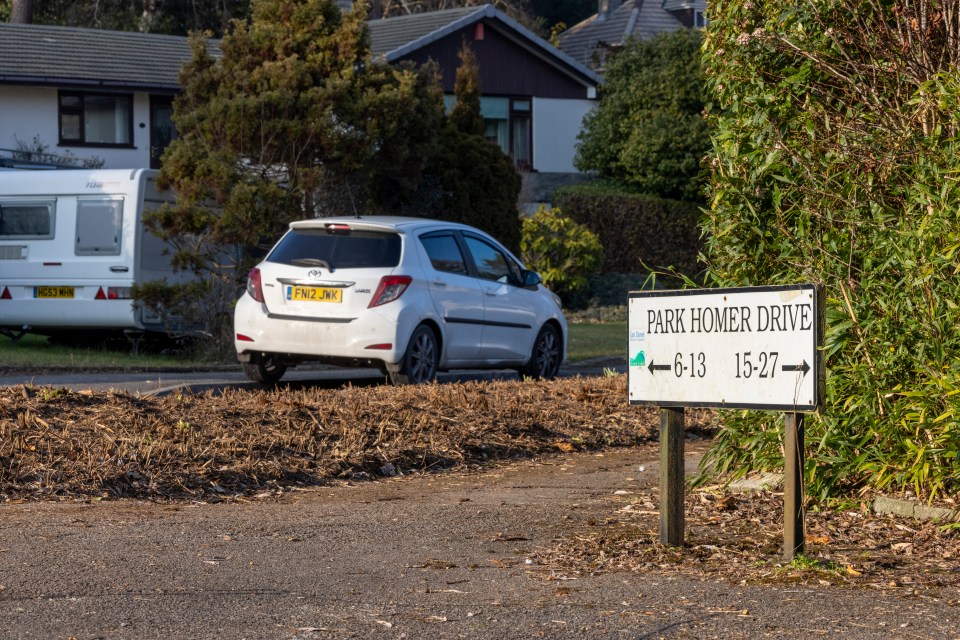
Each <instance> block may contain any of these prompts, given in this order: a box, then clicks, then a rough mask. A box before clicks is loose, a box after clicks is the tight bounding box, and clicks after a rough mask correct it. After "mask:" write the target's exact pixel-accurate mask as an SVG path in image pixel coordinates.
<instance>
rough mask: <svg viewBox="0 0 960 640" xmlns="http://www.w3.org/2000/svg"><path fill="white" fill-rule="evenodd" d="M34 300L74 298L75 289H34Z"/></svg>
mask: <svg viewBox="0 0 960 640" xmlns="http://www.w3.org/2000/svg"><path fill="white" fill-rule="evenodd" d="M33 297H34V298H72V297H73V287H34V288H33Z"/></svg>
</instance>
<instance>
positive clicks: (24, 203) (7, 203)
mask: <svg viewBox="0 0 960 640" xmlns="http://www.w3.org/2000/svg"><path fill="white" fill-rule="evenodd" d="M29 206H36V207H41V206H46V208H47V211H48V212H49V213H50V233H47V234H16V235H13V234H10V235H6V234H0V240H3V241H5V240H53V239H54V238H56V236H57V199H56V198H50V199H43V200H27V199H20V198H11V199H8V200H0V211H2V210H3V208H4V207H29Z"/></svg>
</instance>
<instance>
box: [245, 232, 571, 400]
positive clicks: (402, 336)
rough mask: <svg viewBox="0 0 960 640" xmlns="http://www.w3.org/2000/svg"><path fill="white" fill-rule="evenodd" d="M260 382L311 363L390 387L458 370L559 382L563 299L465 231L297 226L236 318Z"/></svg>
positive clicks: (258, 273)
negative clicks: (355, 371)
mask: <svg viewBox="0 0 960 640" xmlns="http://www.w3.org/2000/svg"><path fill="white" fill-rule="evenodd" d="M234 330H235V342H234V343H235V345H236V349H237V356H238V358H239V360H240V362H241V363H243V368H244V371H245V372H246V374H247V376H249V377H250V378H251V379H252V380H255V381H257V382H264V383H274V382H276V381H277V380H279V379H280V377H281V376H282V375H283V374H284V372H285V371H286V369H287V367H289V366H292V365H295V364H297V363H300V362H306V361H315V362H320V363H325V364H334V365H343V366H369V367H377V368H379V369H381V370H382V371H384V372H385V373H386V374H387V376H388V377H389V378H390V381H391V382H393V383H394V384H411V383H421V382H428V381H431V380H433V379H434V378H435V377H436V375H437V372H438V371H446V370H450V369H489V368H497V369H508V368H509V369H516V370H517V371H518V372H519V373H520V375H521V376H528V377H532V378H552V377H554V376H556V375H557V371H558V370H559V368H560V364H561V362H562V361H563V359H564V357H565V354H566V345H567V321H566V319H565V318H564V316H563V312H562V310H561V308H560V300H559V299H558V298H557V296H556V295H554V294H553V293H552V292H551V291H549V290H548V289H547V288H546V287H544V286H543V284H542V283H541V279H540V276H539V275H538V274H536V273H534V272H532V271H528V270H526V269H525V268H524V267H523V265H522V264H521V263H520V261H519V260H517V259H516V258H515V257H514V256H513V255H512V254H511V253H510V252H509V251H507V250H506V249H505V248H504V247H503V246H502V245H501V244H500V243H498V242H497V241H496V240H494V239H493V238H491V237H490V236H489V235H487V234H486V233H484V232H482V231H479V230H477V229H474V228H473V227H469V226H466V225H463V224H457V223H451V222H441V221H438V220H429V219H425V218H397V217H363V218H359V217H357V218H354V217H339V218H316V219H312V220H302V221H299V222H292V223H290V229H289V230H288V231H287V233H286V234H285V235H284V236H283V237H282V238H280V241H279V242H277V244H276V245H275V246H274V247H273V249H272V250H271V251H270V253H269V254H268V255H267V257H266V258H265V259H264V261H263V262H261V263H260V264H259V265H257V266H256V268H254V269H252V270H251V271H250V275H249V277H248V279H247V290H246V292H245V293H244V294H243V295H242V296H241V298H240V300H238V301H237V307H236V312H235V314H234Z"/></svg>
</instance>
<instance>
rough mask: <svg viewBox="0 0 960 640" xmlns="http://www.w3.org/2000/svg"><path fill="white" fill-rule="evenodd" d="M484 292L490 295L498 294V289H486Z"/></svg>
mask: <svg viewBox="0 0 960 640" xmlns="http://www.w3.org/2000/svg"><path fill="white" fill-rule="evenodd" d="M483 292H484V293H485V294H486V295H488V296H496V295H497V290H496V289H484V290H483Z"/></svg>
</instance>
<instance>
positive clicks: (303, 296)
mask: <svg viewBox="0 0 960 640" xmlns="http://www.w3.org/2000/svg"><path fill="white" fill-rule="evenodd" d="M287 300H294V301H297V302H299V301H306V302H343V289H330V288H328V287H293V286H290V287H287Z"/></svg>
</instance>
